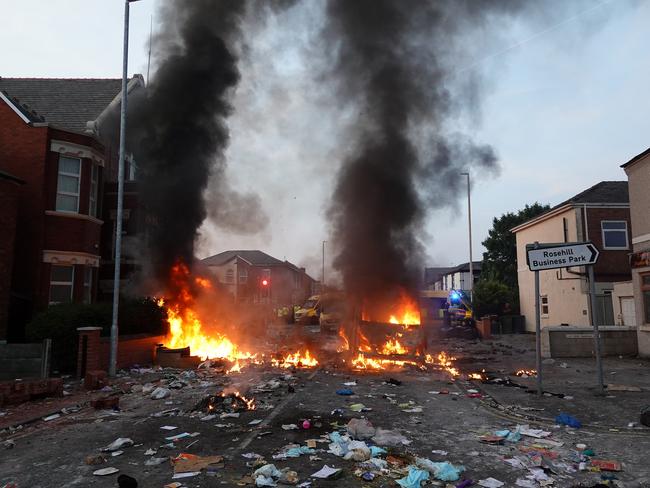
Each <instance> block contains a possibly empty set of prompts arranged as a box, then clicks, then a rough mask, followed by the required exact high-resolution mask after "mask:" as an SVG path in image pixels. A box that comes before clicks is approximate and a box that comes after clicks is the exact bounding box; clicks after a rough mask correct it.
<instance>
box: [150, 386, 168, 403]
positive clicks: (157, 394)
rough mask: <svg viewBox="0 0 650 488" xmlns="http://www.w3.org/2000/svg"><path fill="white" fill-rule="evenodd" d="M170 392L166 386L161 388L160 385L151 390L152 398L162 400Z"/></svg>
mask: <svg viewBox="0 0 650 488" xmlns="http://www.w3.org/2000/svg"><path fill="white" fill-rule="evenodd" d="M170 394H171V391H170V390H169V389H168V388H163V387H162V386H159V387H157V388H156V389H155V390H153V391H152V392H151V399H152V400H162V399H163V398H167V397H168V396H169V395H170Z"/></svg>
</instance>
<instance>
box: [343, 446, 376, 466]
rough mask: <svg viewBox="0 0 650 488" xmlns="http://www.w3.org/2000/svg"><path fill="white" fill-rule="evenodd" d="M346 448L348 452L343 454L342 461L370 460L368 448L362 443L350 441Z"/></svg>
mask: <svg viewBox="0 0 650 488" xmlns="http://www.w3.org/2000/svg"><path fill="white" fill-rule="evenodd" d="M347 448H348V452H346V453H345V455H344V456H343V459H347V460H350V459H352V460H353V461H357V462H359V461H367V460H368V459H370V448H369V447H368V446H367V445H366V443H365V442H363V441H350V443H349V444H348V445H347Z"/></svg>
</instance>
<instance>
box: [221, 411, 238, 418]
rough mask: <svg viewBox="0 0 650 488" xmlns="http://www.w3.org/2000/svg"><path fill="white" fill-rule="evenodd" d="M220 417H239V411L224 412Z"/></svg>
mask: <svg viewBox="0 0 650 488" xmlns="http://www.w3.org/2000/svg"><path fill="white" fill-rule="evenodd" d="M219 418H221V419H238V418H239V412H231V413H229V412H224V413H222V414H221V415H219Z"/></svg>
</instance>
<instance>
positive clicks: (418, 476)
mask: <svg viewBox="0 0 650 488" xmlns="http://www.w3.org/2000/svg"><path fill="white" fill-rule="evenodd" d="M428 479H429V472H428V471H424V470H422V469H418V468H416V467H415V466H409V474H408V475H407V476H406V477H405V478H402V479H399V480H397V484H398V485H400V486H402V487H403V488H420V486H421V484H422V482H423V481H426V480H428Z"/></svg>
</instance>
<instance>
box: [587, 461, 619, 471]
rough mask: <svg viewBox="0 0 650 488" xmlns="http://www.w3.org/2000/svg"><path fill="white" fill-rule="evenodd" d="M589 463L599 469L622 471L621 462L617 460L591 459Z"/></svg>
mask: <svg viewBox="0 0 650 488" xmlns="http://www.w3.org/2000/svg"><path fill="white" fill-rule="evenodd" d="M591 465H592V466H593V467H595V468H598V469H600V470H601V471H623V468H622V466H621V463H619V462H618V461H612V460H605V459H592V460H591Z"/></svg>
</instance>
